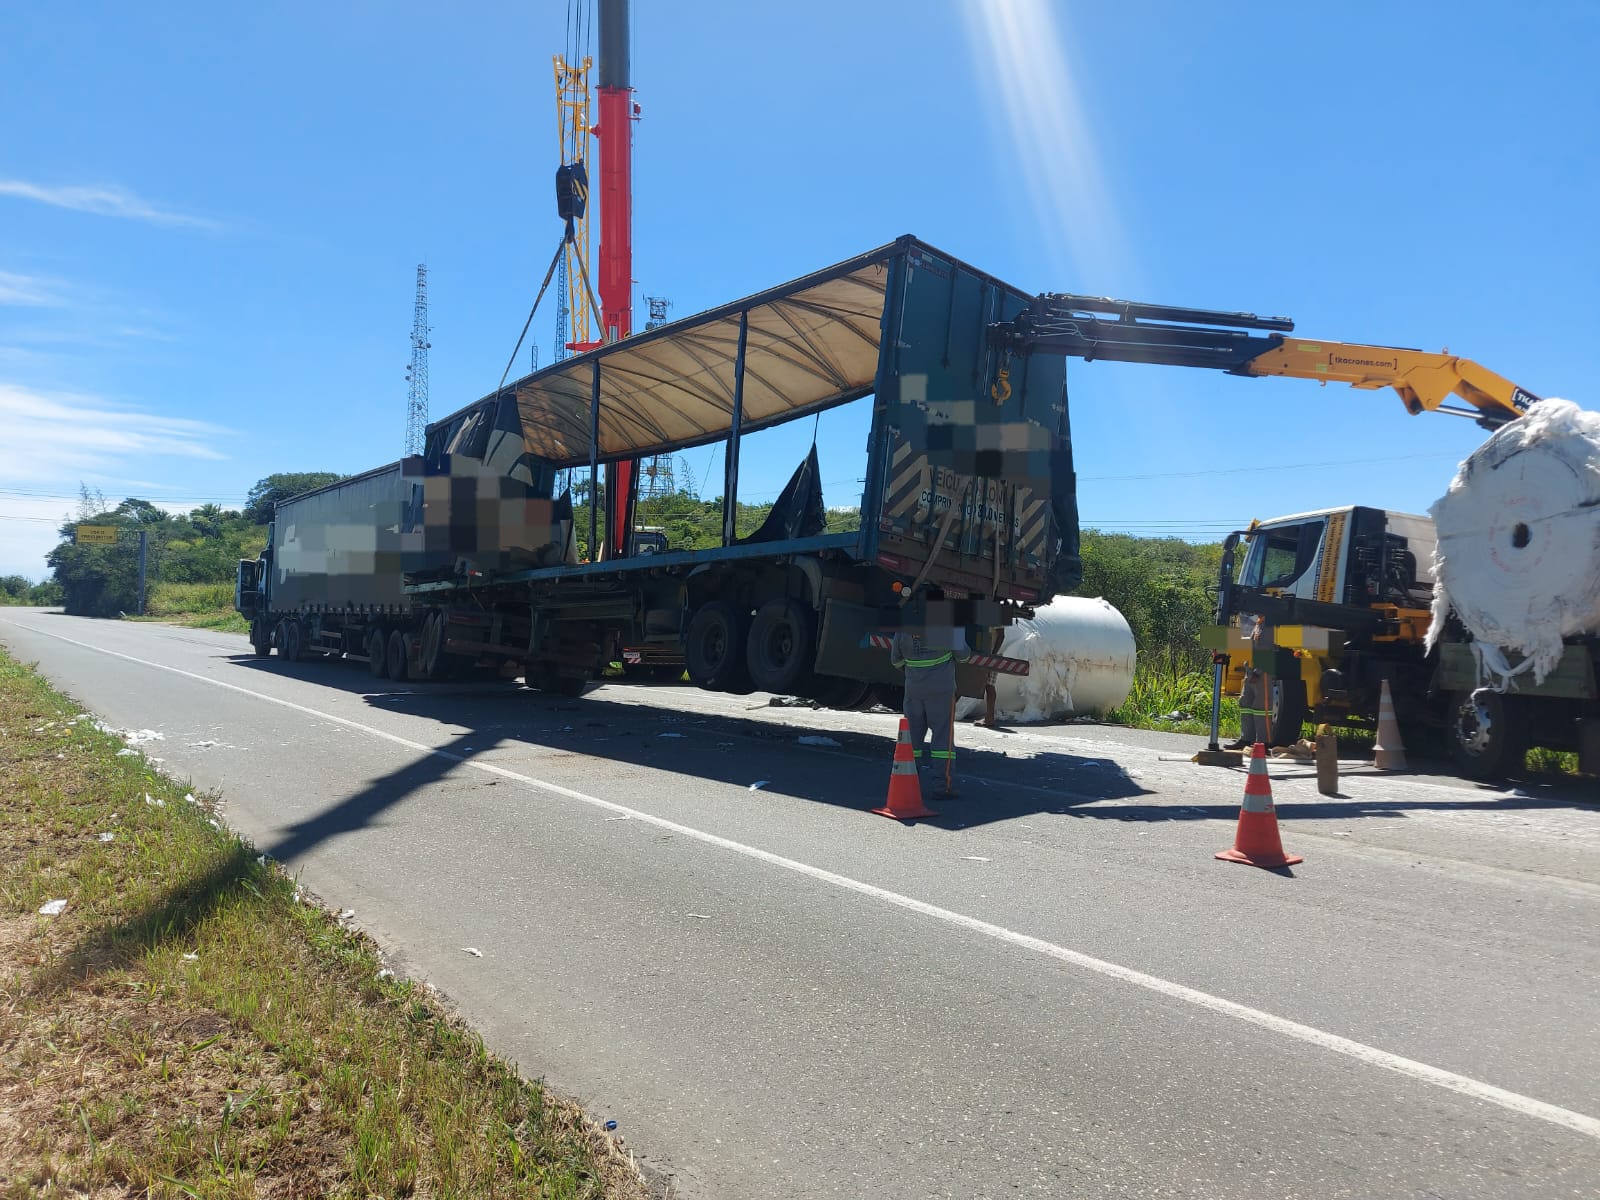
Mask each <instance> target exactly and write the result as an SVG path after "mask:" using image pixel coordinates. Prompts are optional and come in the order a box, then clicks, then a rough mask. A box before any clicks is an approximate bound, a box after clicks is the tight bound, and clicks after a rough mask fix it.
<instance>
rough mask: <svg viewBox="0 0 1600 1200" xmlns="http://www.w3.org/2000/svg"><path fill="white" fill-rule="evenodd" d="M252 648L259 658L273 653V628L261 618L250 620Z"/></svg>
mask: <svg viewBox="0 0 1600 1200" xmlns="http://www.w3.org/2000/svg"><path fill="white" fill-rule="evenodd" d="M250 648H251V649H252V650H254V651H255V652H256V657H257V658H266V657H267V655H269V654H271V653H272V629H271V627H269V626H268V625H267V623H266V622H265V621H262V620H260V619H259V618H258V619H257V620H254V621H252V622H250Z"/></svg>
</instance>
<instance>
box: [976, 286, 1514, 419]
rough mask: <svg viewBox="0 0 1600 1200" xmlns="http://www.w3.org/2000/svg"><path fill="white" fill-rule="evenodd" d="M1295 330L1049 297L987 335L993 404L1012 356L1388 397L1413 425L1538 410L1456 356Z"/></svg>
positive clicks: (1243, 318)
mask: <svg viewBox="0 0 1600 1200" xmlns="http://www.w3.org/2000/svg"><path fill="white" fill-rule="evenodd" d="M1293 330H1294V322H1293V321H1291V320H1289V319H1288V318H1287V317H1258V316H1256V315H1255V314H1254V313H1230V312H1214V311H1212V310H1210V309H1200V308H1174V307H1171V306H1169V305H1158V304H1135V303H1131V302H1129V301H1127V300H1108V299H1105V298H1104V297H1098V296H1075V295H1065V294H1060V293H1047V294H1045V295H1042V296H1039V297H1037V298H1035V299H1034V300H1033V301H1031V302H1030V303H1029V304H1028V305H1027V306H1026V307H1025V308H1024V309H1023V310H1022V311H1021V312H1020V313H1018V314H1017V316H1015V317H1013V318H1012V319H1011V320H1009V321H1005V322H1003V323H1001V324H998V325H991V326H990V327H989V345H990V347H991V348H992V349H993V350H995V351H997V352H998V358H997V361H996V362H995V371H994V375H993V383H992V385H991V387H990V394H991V395H992V396H993V397H994V399H995V400H997V401H1003V400H1004V399H1005V398H1006V397H1007V396H1009V395H1010V391H1011V384H1010V378H1009V377H1010V360H1011V358H1012V356H1014V355H1021V356H1026V355H1029V354H1062V355H1067V356H1070V357H1073V358H1082V359H1085V360H1092V359H1097V358H1100V359H1109V360H1113V361H1116V362H1144V363H1158V364H1164V365H1167V366H1175V367H1211V368H1214V369H1216V370H1221V371H1227V372H1229V373H1230V374H1234V375H1251V376H1266V375H1283V376H1288V377H1291V378H1295V379H1317V380H1321V381H1322V382H1323V383H1330V382H1331V383H1347V384H1349V385H1350V386H1352V387H1358V388H1369V389H1377V388H1386V387H1389V388H1393V389H1394V390H1395V391H1396V392H1398V393H1399V394H1400V400H1401V402H1402V403H1403V404H1404V405H1405V406H1406V411H1407V412H1409V413H1411V414H1413V415H1415V414H1417V413H1421V412H1440V411H1442V412H1455V413H1464V415H1466V416H1472V417H1476V418H1477V421H1478V423H1479V424H1480V425H1483V426H1484V427H1486V428H1490V429H1493V428H1497V427H1499V426H1501V425H1504V424H1505V423H1506V422H1507V421H1514V420H1516V419H1517V418H1518V417H1520V416H1522V415H1523V413H1525V412H1526V411H1527V410H1528V407H1529V406H1530V405H1533V404H1537V403H1538V402H1539V397H1538V396H1536V395H1535V394H1534V393H1532V392H1530V391H1528V390H1527V389H1526V388H1522V387H1518V386H1517V385H1516V384H1514V383H1512V382H1511V380H1509V379H1507V378H1505V377H1504V376H1503V375H1497V374H1495V372H1493V371H1491V370H1489V369H1488V368H1487V367H1482V366H1479V365H1478V364H1477V363H1475V362H1473V361H1471V360H1470V359H1465V358H1458V357H1457V356H1456V355H1453V354H1432V353H1429V352H1428V351H1426V350H1405V349H1402V348H1400V347H1398V346H1367V345H1359V344H1356V343H1351V342H1317V341H1311V340H1309V339H1307V338H1301V337H1295V336H1294V335H1293ZM1451 396H1455V397H1457V398H1459V399H1461V400H1464V401H1466V402H1467V404H1469V405H1471V411H1467V410H1462V409H1457V408H1451V407H1447V406H1446V402H1447V401H1448V400H1449V398H1450V397H1451Z"/></svg>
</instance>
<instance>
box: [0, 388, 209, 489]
mask: <svg viewBox="0 0 1600 1200" xmlns="http://www.w3.org/2000/svg"><path fill="white" fill-rule="evenodd" d="M0 429H3V430H4V431H5V436H4V437H3V438H0V479H4V480H10V481H15V482H18V483H22V482H28V481H41V482H46V483H51V484H57V485H59V484H62V483H68V484H72V485H76V482H77V481H78V480H79V479H83V478H89V477H102V476H106V475H113V474H116V473H117V472H118V470H119V469H120V468H127V467H134V466H137V467H140V468H143V469H144V470H146V471H148V469H149V466H150V464H149V463H148V461H147V460H149V459H151V458H176V459H197V458H199V459H212V460H216V459H222V458H226V457H227V456H226V455H224V454H222V453H221V452H220V451H218V450H217V449H216V448H215V446H214V445H213V443H214V442H216V441H217V440H218V439H219V438H221V437H224V436H226V435H227V433H228V431H227V430H225V429H223V428H221V427H219V426H216V425H211V424H208V423H207V422H204V421H192V420H189V419H188V418H185V417H164V416H160V415H158V414H156V413H150V412H141V411H139V410H137V409H131V408H119V407H117V406H116V405H114V404H111V403H108V402H107V401H105V400H102V399H99V398H97V397H92V396H75V395H70V394H62V393H46V392H40V391H34V390H31V389H28V388H24V387H19V386H17V385H15V384H9V383H0Z"/></svg>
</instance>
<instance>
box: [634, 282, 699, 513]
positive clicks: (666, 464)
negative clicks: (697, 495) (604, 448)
mask: <svg viewBox="0 0 1600 1200" xmlns="http://www.w3.org/2000/svg"><path fill="white" fill-rule="evenodd" d="M644 302H645V303H646V304H647V305H649V306H650V319H649V320H648V321H646V322H645V323H644V327H645V331H646V332H647V333H648V332H649V331H650V330H652V329H655V328H657V327H658V326H661V325H665V324H666V323H667V309H669V308H671V307H672V301H671V300H668V299H667V298H666V297H665V296H646V297H645V298H644ZM639 474H640V475H641V476H643V478H642V479H641V480H640V481H639V499H640V500H656V499H659V498H660V497H662V496H672V495H676V494H677V491H678V479H677V462H676V459H675V456H674V455H671V454H657V455H656V456H655V457H653V458H651V459H649V460H648V461H646V462H645V464H644V466H643V467H642V468H641V469H640V472H639ZM686 490H689V491H693V490H694V489H693V488H692V487H690V488H688V489H686Z"/></svg>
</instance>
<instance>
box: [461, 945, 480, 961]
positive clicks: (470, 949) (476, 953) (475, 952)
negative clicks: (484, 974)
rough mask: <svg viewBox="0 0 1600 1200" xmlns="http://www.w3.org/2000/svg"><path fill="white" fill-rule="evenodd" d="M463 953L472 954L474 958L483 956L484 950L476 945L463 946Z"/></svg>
mask: <svg viewBox="0 0 1600 1200" xmlns="http://www.w3.org/2000/svg"><path fill="white" fill-rule="evenodd" d="M461 953H463V954H470V955H472V957H473V958H482V957H483V951H482V950H479V949H478V948H477V947H476V946H463V947H461Z"/></svg>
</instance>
